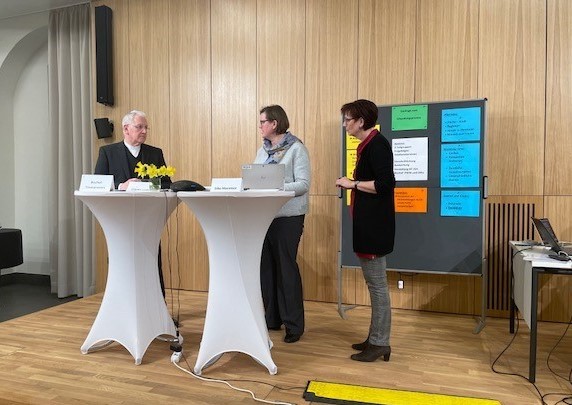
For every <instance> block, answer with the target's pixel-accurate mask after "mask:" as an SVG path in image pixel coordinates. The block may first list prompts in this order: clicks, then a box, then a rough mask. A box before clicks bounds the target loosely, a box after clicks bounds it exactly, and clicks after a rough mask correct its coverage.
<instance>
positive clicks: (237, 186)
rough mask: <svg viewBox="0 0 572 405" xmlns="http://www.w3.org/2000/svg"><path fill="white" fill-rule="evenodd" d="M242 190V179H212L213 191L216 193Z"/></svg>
mask: <svg viewBox="0 0 572 405" xmlns="http://www.w3.org/2000/svg"><path fill="white" fill-rule="evenodd" d="M241 190H242V178H241V177H238V178H224V179H222V178H220V179H212V182H211V191H214V192H217V191H218V192H225V191H241Z"/></svg>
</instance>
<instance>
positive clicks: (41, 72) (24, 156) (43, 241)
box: [13, 41, 51, 274]
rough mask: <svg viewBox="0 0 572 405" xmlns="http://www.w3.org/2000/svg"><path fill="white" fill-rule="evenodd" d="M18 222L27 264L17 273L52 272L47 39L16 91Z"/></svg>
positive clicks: (15, 154)
mask: <svg viewBox="0 0 572 405" xmlns="http://www.w3.org/2000/svg"><path fill="white" fill-rule="evenodd" d="M13 107H14V156H15V162H14V168H15V174H14V179H15V188H14V189H15V193H14V194H15V195H14V197H15V223H16V224H17V227H18V228H19V229H21V230H22V238H23V240H24V250H25V253H24V265H22V266H19V268H18V269H17V271H18V272H25V273H33V274H50V268H49V241H50V239H51V238H50V235H49V233H48V208H49V207H48V204H47V196H48V192H49V190H48V188H47V184H48V183H47V182H46V181H43V180H42V179H43V178H44V177H45V174H46V173H47V172H48V169H49V167H50V161H49V157H50V154H49V153H48V151H49V150H50V143H49V141H50V138H49V125H48V123H49V121H48V120H49V117H48V44H47V41H46V43H45V44H44V46H42V48H40V49H39V50H38V51H37V52H36V53H35V54H34V55H33V56H32V57H31V58H30V60H29V61H28V63H27V64H26V67H25V68H24V70H23V71H22V73H21V75H20V79H19V80H18V83H17V85H16V89H15V91H14V103H13Z"/></svg>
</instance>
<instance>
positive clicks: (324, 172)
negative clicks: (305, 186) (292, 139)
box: [304, 0, 358, 195]
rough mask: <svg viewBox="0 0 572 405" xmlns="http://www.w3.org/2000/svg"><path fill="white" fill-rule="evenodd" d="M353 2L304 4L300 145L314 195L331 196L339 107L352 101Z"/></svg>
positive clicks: (333, 192) (337, 155)
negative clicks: (309, 164) (309, 169)
mask: <svg viewBox="0 0 572 405" xmlns="http://www.w3.org/2000/svg"><path fill="white" fill-rule="evenodd" d="M357 10H358V1H357V0H318V1H309V2H307V3H306V71H305V77H306V93H305V111H306V113H305V119H306V124H305V125H304V127H305V128H306V137H305V139H306V145H307V147H308V149H309V151H310V156H311V159H312V162H314V163H313V164H312V186H311V193H312V194H314V195H337V189H336V187H335V186H334V182H335V179H336V178H337V177H339V175H340V171H341V170H340V151H341V149H340V147H341V133H340V126H341V115H340V107H341V106H342V105H343V104H344V103H347V102H348V101H353V100H355V99H356V98H357V55H358V43H357V40H358V36H357V33H358V31H357V25H358V11H357Z"/></svg>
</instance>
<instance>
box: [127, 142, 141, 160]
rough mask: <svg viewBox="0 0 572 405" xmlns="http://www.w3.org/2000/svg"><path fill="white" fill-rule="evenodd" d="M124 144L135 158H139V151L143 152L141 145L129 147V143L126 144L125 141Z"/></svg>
mask: <svg viewBox="0 0 572 405" xmlns="http://www.w3.org/2000/svg"><path fill="white" fill-rule="evenodd" d="M123 144H124V145H125V146H127V149H129V152H131V154H132V155H133V157H137V156H139V151H140V150H141V145H139V146H131V145H129V144H128V143H127V142H125V140H123Z"/></svg>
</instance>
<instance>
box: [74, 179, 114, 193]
mask: <svg viewBox="0 0 572 405" xmlns="http://www.w3.org/2000/svg"><path fill="white" fill-rule="evenodd" d="M112 190H113V176H112V175H107V174H82V175H81V183H80V184H79V191H90V192H98V193H106V192H108V191H112Z"/></svg>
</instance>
